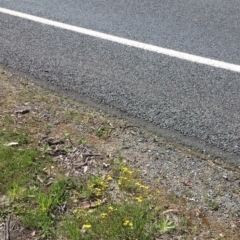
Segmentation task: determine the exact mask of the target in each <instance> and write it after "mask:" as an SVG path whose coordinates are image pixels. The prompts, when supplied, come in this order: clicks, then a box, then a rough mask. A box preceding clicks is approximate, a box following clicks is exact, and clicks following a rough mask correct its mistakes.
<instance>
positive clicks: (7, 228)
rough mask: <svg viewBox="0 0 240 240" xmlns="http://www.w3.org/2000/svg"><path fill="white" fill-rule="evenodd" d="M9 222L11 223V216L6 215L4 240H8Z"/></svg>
mask: <svg viewBox="0 0 240 240" xmlns="http://www.w3.org/2000/svg"><path fill="white" fill-rule="evenodd" d="M10 221H11V214H10V215H8V217H7V219H6V227H5V240H10V230H9V227H10Z"/></svg>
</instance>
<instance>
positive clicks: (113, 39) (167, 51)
mask: <svg viewBox="0 0 240 240" xmlns="http://www.w3.org/2000/svg"><path fill="white" fill-rule="evenodd" d="M0 12H1V13H5V14H9V15H12V16H15V17H20V18H24V19H28V20H31V21H34V22H37V23H42V24H46V25H50V26H54V27H58V28H62V29H66V30H70V31H73V32H77V33H81V34H84V35H88V36H92V37H96V38H100V39H104V40H107V41H111V42H116V43H119V44H122V45H126V46H131V47H135V48H139V49H143V50H147V51H150V52H155V53H159V54H163V55H167V56H170V57H174V58H179V59H183V60H186V61H190V62H194V63H200V64H204V65H208V66H212V67H216V68H222V69H226V70H229V71H233V72H239V73H240V65H236V64H232V63H227V62H223V61H218V60H214V59H210V58H205V57H200V56H196V55H193V54H188V53H184V52H179V51H175V50H172V49H168V48H162V47H158V46H155V45H150V44H146V43H142V42H138V41H134V40H130V39H126V38H121V37H117V36H113V35H110V34H105V33H101V32H97V31H94V30H91V29H86V28H81V27H77V26H73V25H69V24H65V23H61V22H56V21H52V20H49V19H45V18H41V17H37V16H33V15H29V14H26V13H21V12H17V11H13V10H10V9H6V8H0Z"/></svg>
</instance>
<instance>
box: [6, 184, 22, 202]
mask: <svg viewBox="0 0 240 240" xmlns="http://www.w3.org/2000/svg"><path fill="white" fill-rule="evenodd" d="M25 192H26V188H24V187H22V186H20V185H19V184H18V183H16V182H14V183H13V184H12V186H11V187H10V188H9V189H8V190H7V193H8V196H9V198H10V199H11V200H12V201H14V200H16V201H18V200H20V199H22V198H23V197H24V195H25Z"/></svg>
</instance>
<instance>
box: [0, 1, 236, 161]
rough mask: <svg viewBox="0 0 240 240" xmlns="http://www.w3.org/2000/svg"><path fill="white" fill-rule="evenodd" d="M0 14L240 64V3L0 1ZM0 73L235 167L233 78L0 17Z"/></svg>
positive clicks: (195, 65) (228, 73)
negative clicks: (129, 119) (72, 96)
mask: <svg viewBox="0 0 240 240" xmlns="http://www.w3.org/2000/svg"><path fill="white" fill-rule="evenodd" d="M0 7H1V8H8V9H11V10H15V11H19V12H23V13H28V14H31V15H35V16H39V17H42V18H47V19H51V20H54V21H59V22H62V23H67V24H71V25H74V26H79V27H84V28H88V29H92V30H96V31H100V32H103V33H107V34H111V35H114V36H119V37H123V38H128V39H131V40H135V41H140V42H144V43H147V44H152V45H156V46H160V47H163V48H170V49H173V50H177V51H180V52H185V53H190V54H193V55H197V56H202V57H206V58H211V59H215V60H220V61H224V62H227V63H233V64H236V65H240V2H239V1H238V0H229V1H225V0H218V1H214V0H201V1H199V0H189V1H187V2H186V1H179V0H178V1H177V0H174V1H173V0H167V1H159V0H154V1H151V2H149V1H146V0H141V1H136V0H135V1H131V2H129V1H125V0H122V1H110V0H108V1H107V0H103V1H85V0H82V1H76V0H68V1H64V0H52V1H47V0H42V1H37V0H25V1H16V0H0ZM0 64H1V65H3V66H6V67H10V68H13V69H16V70H18V71H20V72H23V73H27V74H30V75H32V76H34V77H36V78H40V79H42V80H44V81H46V82H47V83H49V84H52V85H54V86H58V87H60V88H62V89H65V90H66V91H73V92H75V93H76V94H79V96H86V97H89V98H91V99H92V100H93V101H95V102H97V103H100V104H102V105H106V106H109V107H111V108H113V109H117V110H120V111H121V112H124V113H126V114H128V115H130V116H134V117H137V118H139V119H142V120H144V121H146V122H149V123H151V124H153V125H154V126H156V129H165V130H166V131H169V135H173V134H174V133H176V134H178V133H180V134H181V136H182V139H183V141H184V139H185V138H188V139H189V137H190V139H191V138H192V139H195V140H196V142H199V143H203V145H204V144H205V145H206V146H208V147H211V146H213V147H216V148H217V149H219V152H225V153H230V154H231V155H232V156H235V159H238V163H239V164H240V73H239V72H234V71H231V70H226V69H221V68H216V67H213V66H208V65H203V64H198V63H193V62H190V61H187V60H181V59H178V58H173V57H169V56H167V55H163V54H158V53H154V52H149V51H146V50H142V49H138V48H133V47H129V46H125V45H122V44H119V43H114V42H111V41H106V40H102V39H99V38H94V37H91V36H87V35H83V34H79V33H76V32H72V31H68V30H64V29H60V28H56V27H52V26H48V25H44V24H40V23H36V22H33V21H29V20H25V19H22V18H19V17H15V16H10V15H8V14H4V13H1V12H0ZM193 142H194V141H193ZM216 151H218V150H216ZM238 157H239V158H238Z"/></svg>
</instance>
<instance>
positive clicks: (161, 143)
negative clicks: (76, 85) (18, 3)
mask: <svg viewBox="0 0 240 240" xmlns="http://www.w3.org/2000/svg"><path fill="white" fill-rule="evenodd" d="M0 72H1V74H0V78H1V79H0V80H1V81H0V84H1V85H0V91H1V92H2V94H3V92H4V91H5V93H6V91H8V89H15V91H16V93H17V92H18V91H20V90H21V91H22V94H24V92H25V94H26V93H27V92H28V93H29V94H30V95H31V96H33V94H34V91H36V89H40V88H39V87H38V86H37V85H36V84H35V83H34V82H31V81H29V80H26V79H22V78H21V77H19V76H17V75H16V74H11V73H9V72H6V71H5V70H0ZM38 91H43V92H44V91H48V90H38ZM55 94H56V93H52V98H51V99H49V102H48V103H50V104H51V105H52V108H54V111H55V113H56V117H55V122H49V124H50V125H51V128H52V133H51V134H54V135H55V137H56V136H60V135H61V134H63V133H64V134H65V131H66V129H67V131H68V132H69V134H70V135H71V136H72V141H75V140H76V139H79V137H82V139H83V140H84V141H85V140H86V141H87V142H88V144H90V146H92V147H94V148H96V149H97V151H98V152H101V153H103V154H104V156H107V157H114V156H117V155H119V154H121V156H122V157H123V159H125V161H126V164H128V165H130V166H132V168H134V169H140V170H141V172H142V178H143V179H144V180H145V181H147V182H148V184H150V185H158V186H159V187H160V188H161V189H164V190H163V192H165V193H166V194H173V196H174V197H175V198H177V199H178V200H179V202H181V201H182V203H184V207H185V208H187V209H188V210H192V214H193V216H194V217H195V218H201V220H202V221H205V224H206V225H209V229H205V230H203V232H202V234H201V235H199V237H197V238H195V239H238V238H237V237H236V238H234V237H233V238H226V236H230V235H231V234H233V235H232V236H240V220H239V219H240V169H238V168H233V169H230V168H229V167H227V166H224V165H221V164H219V162H217V161H215V159H211V158H209V157H208V156H205V155H204V154H202V153H198V152H196V151H195V150H192V149H190V148H188V147H185V146H182V145H180V144H175V143H174V142H169V141H168V140H166V139H165V138H163V137H161V136H157V135H156V133H154V132H151V131H149V130H147V129H146V128H143V127H142V126H140V125H137V124H136V123H135V122H129V121H128V120H126V119H120V118H116V117H112V116H110V115H107V114H106V113H104V112H101V111H99V110H96V109H94V108H92V107H89V106H87V105H86V104H82V103H79V102H76V101H73V100H71V99H69V98H68V97H66V96H62V100H61V102H59V101H57V100H56V99H57V98H56V97H55ZM48 96H49V92H48ZM44 97H45V96H44V95H42V98H44ZM14 104H15V106H16V111H20V110H22V109H30V111H32V112H34V111H40V112H41V114H42V117H43V118H46V119H48V118H49V112H50V109H48V107H49V106H48V105H46V103H44V104H43V102H42V101H41V99H40V98H39V99H38V100H35V101H29V102H26V103H25V105H19V104H18V102H17V97H16V102H15V103H14ZM60 108H64V109H67V111H68V112H69V115H68V117H69V119H71V120H72V118H74V117H75V115H74V114H75V113H76V112H78V113H84V114H85V115H82V116H83V118H84V119H83V121H84V123H85V125H83V124H78V122H77V120H76V119H75V120H76V121H73V122H71V123H70V122H69V119H67V118H66V116H64V118H65V119H62V116H61V115H57V112H58V110H59V109H60ZM0 114H1V113H0ZM86 116H88V117H87V118H86ZM63 122H64V124H63ZM86 125H87V127H88V128H86ZM89 129H92V130H91V131H89ZM97 131H98V132H100V133H101V134H102V135H101V137H99V136H96V134H95V133H96V132H97ZM79 133H81V134H82V135H81V136H80V135H79ZM212 229H214V231H212ZM216 229H217V230H216ZM216 234H217V235H216ZM229 234H230V235H229ZM160 239H161V238H160ZM174 239H178V238H174ZM179 239H182V238H179Z"/></svg>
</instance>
